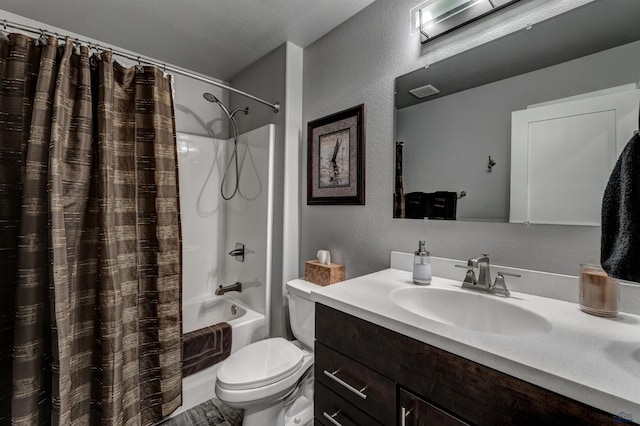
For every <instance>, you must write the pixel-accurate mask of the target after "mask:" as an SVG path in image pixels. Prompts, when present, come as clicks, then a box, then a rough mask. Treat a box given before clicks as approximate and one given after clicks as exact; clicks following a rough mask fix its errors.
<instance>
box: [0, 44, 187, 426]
mask: <svg viewBox="0 0 640 426" xmlns="http://www.w3.org/2000/svg"><path fill="white" fill-rule="evenodd" d="M0 37H1V36H0ZM175 152H176V150H175V125H174V116H173V100H172V96H171V84H170V81H169V80H168V79H167V78H165V77H164V76H163V73H162V71H160V70H158V69H157V68H153V67H139V66H138V67H133V68H124V67H122V66H120V65H119V64H117V63H115V62H112V58H111V55H110V54H109V53H102V54H101V55H100V56H99V57H97V56H93V57H90V55H89V51H88V49H87V48H86V47H80V48H79V49H78V48H74V46H73V44H72V43H71V42H69V41H67V42H66V44H64V45H62V46H59V45H58V41H57V40H56V39H55V38H49V39H48V41H47V42H40V43H38V42H37V41H36V40H35V39H33V38H30V37H26V36H24V35H20V34H11V35H10V36H9V38H2V39H0V424H7V423H9V421H10V420H9V419H11V422H12V423H13V424H14V425H38V424H54V425H65V426H66V425H76V424H77V425H84V424H105V425H121V424H127V425H129V424H134V425H138V424H142V425H149V424H152V423H154V422H156V421H158V420H160V419H161V418H163V417H164V416H166V415H167V414H169V413H170V412H171V411H173V410H174V409H175V408H177V407H178V406H179V405H180V403H181V379H182V377H181V362H182V359H181V358H182V356H181V343H180V334H181V282H180V279H181V278H180V276H181V270H180V269H181V259H180V244H181V243H180V232H179V217H178V192H177V191H178V190H177V169H176V168H177V166H176V154H175Z"/></svg>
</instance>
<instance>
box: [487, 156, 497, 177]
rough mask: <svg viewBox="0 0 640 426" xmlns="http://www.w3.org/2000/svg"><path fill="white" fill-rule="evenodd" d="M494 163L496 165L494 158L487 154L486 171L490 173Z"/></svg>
mask: <svg viewBox="0 0 640 426" xmlns="http://www.w3.org/2000/svg"><path fill="white" fill-rule="evenodd" d="M495 165H496V162H495V160H494V159H493V158H491V156H489V163H487V169H488V170H487V171H488V172H489V173H491V172H492V170H493V167H494V166H495Z"/></svg>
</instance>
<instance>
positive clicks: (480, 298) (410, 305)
mask: <svg viewBox="0 0 640 426" xmlns="http://www.w3.org/2000/svg"><path fill="white" fill-rule="evenodd" d="M389 296H390V298H391V301H393V302H394V303H395V304H396V305H398V306H400V307H401V308H402V309H405V310H407V311H409V312H412V313H414V314H416V315H420V316H422V317H425V318H429V319H431V320H434V321H438V322H441V323H444V324H449V325H453V326H456V327H460V328H465V329H468V330H475V331H480V332H483V333H490V334H500V335H509V336H523V335H532V334H545V333H548V332H550V331H551V328H552V326H551V323H550V322H549V321H547V320H546V319H545V318H543V317H542V316H540V315H538V314H536V313H535V312H532V311H530V310H529V309H526V308H522V307H520V306H517V305H515V304H513V303H512V302H510V301H507V300H504V299H501V298H498V297H497V296H493V295H488V294H480V293H475V292H473V291H469V290H448V289H443V288H433V287H413V288H403V289H398V290H394V291H392V292H391V293H390V294H389Z"/></svg>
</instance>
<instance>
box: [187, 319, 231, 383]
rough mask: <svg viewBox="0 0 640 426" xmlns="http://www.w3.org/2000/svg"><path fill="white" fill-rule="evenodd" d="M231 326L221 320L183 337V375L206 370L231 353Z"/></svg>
mask: <svg viewBox="0 0 640 426" xmlns="http://www.w3.org/2000/svg"><path fill="white" fill-rule="evenodd" d="M231 343H232V340H231V326H230V325H229V324H228V323H226V322H221V323H219V324H215V325H212V326H209V327H205V328H201V329H200V330H195V331H192V332H190V333H186V334H185V335H184V336H183V338H182V359H183V361H182V375H183V377H187V376H188V375H190V374H193V373H197V372H198V371H201V370H204V369H205V368H207V367H210V366H212V365H214V364H217V363H219V362H220V361H223V360H225V359H226V358H227V357H228V356H229V355H230V354H231Z"/></svg>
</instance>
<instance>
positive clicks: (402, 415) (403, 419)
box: [400, 407, 411, 426]
mask: <svg viewBox="0 0 640 426" xmlns="http://www.w3.org/2000/svg"><path fill="white" fill-rule="evenodd" d="M409 414H411V410H407V409H406V408H405V407H400V426H407V417H408V416H409Z"/></svg>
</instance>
